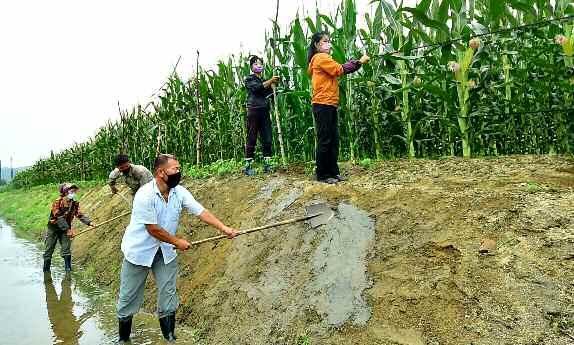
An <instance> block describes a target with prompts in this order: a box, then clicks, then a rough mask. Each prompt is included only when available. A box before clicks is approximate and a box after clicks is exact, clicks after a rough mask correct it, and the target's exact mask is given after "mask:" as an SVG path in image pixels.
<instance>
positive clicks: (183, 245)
mask: <svg viewBox="0 0 574 345" xmlns="http://www.w3.org/2000/svg"><path fill="white" fill-rule="evenodd" d="M174 245H175V248H176V249H177V250H181V251H186V250H188V249H189V248H191V243H189V242H188V241H187V240H184V239H183V238H178V239H177V241H176V242H175V243H174Z"/></svg>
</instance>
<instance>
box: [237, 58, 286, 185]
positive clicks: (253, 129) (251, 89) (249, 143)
mask: <svg viewBox="0 0 574 345" xmlns="http://www.w3.org/2000/svg"><path fill="white" fill-rule="evenodd" d="M249 67H250V68H251V72H253V73H252V74H250V75H249V76H248V77H247V78H245V82H244V83H245V88H246V89H247V121H246V122H247V140H246V144H245V171H244V172H245V174H246V175H248V176H252V175H255V170H253V167H252V164H253V160H254V158H255V146H256V145H257V136H259V140H260V141H261V146H262V149H263V160H264V165H263V171H264V172H266V173H268V172H271V155H272V152H271V141H272V133H273V132H272V129H271V117H270V115H269V109H270V107H269V96H271V95H272V94H273V88H274V87H275V85H277V82H278V81H279V77H278V76H273V77H271V79H269V80H266V81H263V79H261V77H262V74H263V60H262V59H261V58H259V57H258V56H255V55H252V56H251V57H249Z"/></svg>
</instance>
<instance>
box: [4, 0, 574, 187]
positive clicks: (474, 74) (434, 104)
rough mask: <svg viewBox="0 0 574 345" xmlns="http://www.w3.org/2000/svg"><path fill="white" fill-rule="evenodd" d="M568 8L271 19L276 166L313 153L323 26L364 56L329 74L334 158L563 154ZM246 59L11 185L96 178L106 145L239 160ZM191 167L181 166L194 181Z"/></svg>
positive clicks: (452, 4)
mask: <svg viewBox="0 0 574 345" xmlns="http://www.w3.org/2000/svg"><path fill="white" fill-rule="evenodd" d="M573 14H574V5H573V4H572V3H571V1H568V0H556V1H554V2H549V1H541V0H500V1H492V0H421V1H419V2H418V5H417V6H416V7H412V8H411V7H398V8H397V7H395V6H393V5H392V4H391V2H390V1H385V0H375V1H373V3H372V8H371V9H370V11H369V13H364V14H359V13H357V9H356V6H355V2H354V1H353V0H342V1H341V3H340V6H339V8H338V10H337V11H336V13H333V14H330V15H329V14H324V13H319V12H317V13H313V14H308V13H307V14H301V15H299V16H298V17H296V18H294V19H293V20H292V22H291V24H290V25H289V27H288V28H287V29H286V30H284V29H283V28H280V27H279V26H278V25H277V24H276V23H274V24H273V29H272V34H267V35H266V37H265V39H266V41H265V42H266V50H265V58H266V60H267V62H268V63H267V67H266V68H267V70H266V72H265V75H271V73H272V69H273V71H274V72H275V73H276V74H279V75H280V76H281V78H282V81H283V82H282V85H280V87H279V89H278V91H277V104H276V106H277V110H278V114H279V121H277V119H276V118H275V117H274V116H273V121H274V130H275V132H276V133H275V135H274V140H275V143H274V144H275V148H276V151H277V152H280V150H279V141H282V142H283V146H284V149H285V156H286V157H285V158H286V159H287V160H288V161H290V162H294V161H304V162H308V161H312V160H313V157H314V147H315V139H314V137H315V136H314V123H313V117H312V115H311V104H310V103H311V101H310V95H311V90H310V81H309V76H308V74H307V57H306V53H307V45H308V37H309V36H310V34H311V33H312V32H316V31H318V30H328V31H329V32H331V33H332V41H333V56H334V58H335V59H336V60H337V61H339V62H343V61H345V60H346V59H347V58H351V57H358V56H360V55H361V53H362V52H367V53H368V54H369V55H371V56H372V57H373V58H372V61H371V64H370V65H367V66H365V67H364V68H363V69H362V70H361V71H360V72H359V73H358V74H355V75H351V76H348V77H343V78H342V79H341V83H340V84H341V102H340V104H341V107H340V113H339V115H340V132H341V158H342V159H347V160H351V161H353V162H355V161H361V160H363V159H383V158H395V157H411V158H412V157H442V156H455V155H462V156H464V157H470V156H496V155H500V154H546V153H551V154H554V153H570V152H571V147H572V144H573V143H572V140H573V135H572V133H573V131H572V123H574V121H573V118H574V110H573V107H574V104H573V98H574V97H573V95H572V90H573V88H574V75H573V68H574V62H573V59H574V57H573V48H572V47H573V42H574V33H573V27H574V25H573V23H574V18H573V16H572V15H573ZM359 15H361V16H363V17H364V19H365V22H366V27H365V28H359V27H358V26H357V18H358V16H359ZM246 56H247V54H246V53H245V52H241V53H240V54H239V55H235V56H232V57H231V58H229V59H228V60H226V61H221V62H219V63H218V64H217V65H216V67H215V68H214V69H210V70H205V69H201V68H198V73H197V74H196V75H194V76H192V77H191V78H190V79H187V80H186V79H183V78H181V77H180V76H179V75H177V74H175V73H174V74H173V75H172V76H171V77H170V78H169V80H168V81H167V82H166V84H165V86H164V87H163V89H162V91H161V93H160V94H159V96H158V99H157V100H156V101H154V102H152V103H149V104H147V105H136V106H135V107H133V108H132V109H129V110H125V111H122V113H121V119H120V120H119V121H117V122H110V123H108V124H107V125H106V126H104V127H103V128H101V129H100V130H99V131H98V133H97V134H96V135H95V136H94V137H93V138H91V139H90V140H89V141H88V142H85V143H81V144H77V145H75V146H73V147H70V148H69V149H67V150H64V151H63V152H60V153H58V154H54V155H52V156H51V157H49V158H46V159H43V160H40V161H38V162H37V163H36V164H35V165H34V166H33V167H32V168H30V169H29V170H27V171H25V172H22V173H19V174H18V175H17V177H16V179H15V181H14V183H15V185H17V186H30V185H38V184H44V183H54V182H60V181H64V180H89V179H101V178H105V177H106V175H107V174H108V172H109V170H110V169H111V165H112V164H111V162H112V159H113V157H114V155H116V154H117V153H119V152H124V153H128V154H129V155H130V156H131V158H132V159H133V161H134V162H138V163H143V164H145V165H147V166H150V165H151V162H152V160H153V157H154V156H155V155H156V153H158V152H170V153H174V154H176V155H177V156H178V157H179V158H180V160H181V161H182V162H184V163H188V164H191V163H194V164H196V165H198V166H201V165H204V164H209V163H211V162H217V161H219V162H223V163H221V164H220V165H219V167H220V169H221V171H223V172H225V171H228V169H231V168H232V167H234V166H235V165H238V163H237V162H240V161H241V160H242V158H243V145H244V136H245V130H244V118H245V91H244V88H243V87H242V86H241V85H242V80H243V78H244V77H245V76H246V75H247V74H248V73H249V67H248V66H247V62H246ZM278 125H280V126H278ZM278 127H279V128H281V131H280V133H281V137H280V136H279V135H278V133H279V131H278V130H277V129H278ZM225 162H235V163H225ZM195 169H196V168H190V169H188V170H189V171H190V173H191V175H192V176H201V174H202V173H201V172H198V171H197V170H195ZM212 173H213V172H212ZM217 173H219V170H218V171H217Z"/></svg>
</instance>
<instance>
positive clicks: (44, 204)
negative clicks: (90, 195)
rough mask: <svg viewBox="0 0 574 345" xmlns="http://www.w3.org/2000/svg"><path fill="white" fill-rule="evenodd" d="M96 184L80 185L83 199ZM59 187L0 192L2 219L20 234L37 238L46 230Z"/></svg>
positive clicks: (47, 186)
mask: <svg viewBox="0 0 574 345" xmlns="http://www.w3.org/2000/svg"><path fill="white" fill-rule="evenodd" d="M96 184H97V183H96V182H83V183H79V186H80V193H79V197H80V198H81V196H82V194H84V193H86V192H87V190H86V189H87V188H89V187H93V186H95V185H96ZM58 195H59V194H58V185H55V184H47V185H42V186H35V187H32V188H29V189H15V188H11V189H6V190H2V191H0V205H2V206H1V207H0V217H2V218H4V219H6V220H7V221H8V222H10V223H12V224H14V225H15V228H16V229H17V230H18V231H19V233H23V234H26V235H28V236H36V235H39V234H41V233H42V232H43V231H44V230H45V229H46V224H47V223H48V216H49V215H50V207H51V206H52V202H53V201H54V200H56V198H58Z"/></svg>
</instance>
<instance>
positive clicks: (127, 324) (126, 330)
mask: <svg viewBox="0 0 574 345" xmlns="http://www.w3.org/2000/svg"><path fill="white" fill-rule="evenodd" d="M131 333H132V316H128V317H125V318H119V319H118V334H119V342H120V344H123V343H127V342H128V341H130V334H131Z"/></svg>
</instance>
